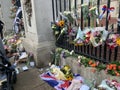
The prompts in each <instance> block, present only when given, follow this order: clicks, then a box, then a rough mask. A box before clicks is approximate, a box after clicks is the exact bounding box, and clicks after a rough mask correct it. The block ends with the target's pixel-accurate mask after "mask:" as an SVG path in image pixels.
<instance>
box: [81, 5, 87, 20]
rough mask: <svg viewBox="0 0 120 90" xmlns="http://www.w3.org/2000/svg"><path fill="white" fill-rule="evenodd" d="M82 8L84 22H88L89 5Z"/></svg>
mask: <svg viewBox="0 0 120 90" xmlns="http://www.w3.org/2000/svg"><path fill="white" fill-rule="evenodd" d="M81 7H82V12H83V18H84V20H87V18H88V14H89V9H88V4H82V5H81Z"/></svg>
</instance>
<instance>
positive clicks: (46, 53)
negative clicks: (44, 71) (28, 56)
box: [23, 39, 55, 68]
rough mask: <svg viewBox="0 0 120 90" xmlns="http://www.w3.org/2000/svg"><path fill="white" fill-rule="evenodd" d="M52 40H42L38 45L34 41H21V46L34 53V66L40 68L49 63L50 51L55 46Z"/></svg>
mask: <svg viewBox="0 0 120 90" xmlns="http://www.w3.org/2000/svg"><path fill="white" fill-rule="evenodd" d="M54 43H55V42H54V41H51V42H50V41H49V42H42V43H39V44H38V45H37V44H35V43H34V42H32V41H30V40H27V39H25V40H24V41H23V46H24V47H25V50H26V51H27V52H32V53H33V54H34V59H35V63H36V67H38V68H41V67H45V66H48V65H49V62H51V60H52V58H51V55H50V52H51V50H52V49H54V48H55V45H54Z"/></svg>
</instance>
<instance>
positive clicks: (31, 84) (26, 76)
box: [14, 68, 55, 90]
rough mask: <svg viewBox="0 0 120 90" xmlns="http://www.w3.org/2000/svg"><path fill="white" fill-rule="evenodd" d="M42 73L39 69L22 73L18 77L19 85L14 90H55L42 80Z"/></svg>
mask: <svg viewBox="0 0 120 90" xmlns="http://www.w3.org/2000/svg"><path fill="white" fill-rule="evenodd" d="M41 73H42V72H41V71H40V70H39V69H37V68H31V69H29V70H27V71H23V72H20V73H19V74H18V75H17V77H18V80H17V83H16V84H15V85H14V90H55V89H54V88H52V87H51V86H49V85H48V84H47V83H46V82H44V81H43V80H41V78H40V74H41Z"/></svg>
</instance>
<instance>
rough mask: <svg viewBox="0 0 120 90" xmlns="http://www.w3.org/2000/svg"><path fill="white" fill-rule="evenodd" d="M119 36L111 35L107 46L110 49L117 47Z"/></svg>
mask: <svg viewBox="0 0 120 90" xmlns="http://www.w3.org/2000/svg"><path fill="white" fill-rule="evenodd" d="M118 36H119V34H109V36H108V38H107V41H106V44H107V45H108V47H109V48H110V49H113V48H115V47H117V43H116V42H118V41H117V38H118Z"/></svg>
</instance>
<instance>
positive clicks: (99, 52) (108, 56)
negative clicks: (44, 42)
mask: <svg viewBox="0 0 120 90" xmlns="http://www.w3.org/2000/svg"><path fill="white" fill-rule="evenodd" d="M72 3H74V8H75V9H77V0H74V2H71V0H52V7H53V21H55V20H56V19H58V18H59V19H62V17H61V16H60V15H59V12H62V11H65V10H69V11H71V10H72V8H71V5H72ZM83 3H84V0H81V4H83ZM58 4H59V5H58ZM100 4H101V3H100V0H97V8H98V12H100V11H99V7H100ZM110 4H111V0H107V3H106V6H107V7H108V8H110ZM62 5H63V6H62ZM89 5H90V4H89ZM62 7H64V8H63V9H62ZM119 7H120V3H119ZM108 14H109V11H107V13H106V20H105V22H106V24H105V28H106V30H109V28H108V26H109V20H108ZM118 18H120V9H119V17H118ZM119 22H120V21H119ZM90 23H91V18H90V17H88V24H87V25H88V27H90V25H91V24H90ZM75 25H76V23H75ZM80 26H81V29H83V28H84V26H86V25H84V20H83V12H82V7H81V24H80ZM95 26H98V25H97V22H96V25H95ZM102 26H103V25H102ZM111 29H112V31H113V33H114V31H115V30H114V26H112V28H111ZM117 33H118V34H120V25H118V26H117ZM72 38H73V39H74V38H75V37H72ZM67 40H68V37H67V35H66V34H64V35H63V36H62V38H61V39H60V40H59V41H57V42H56V45H57V46H58V47H62V48H64V49H68V50H69V51H71V50H74V51H75V52H76V53H77V54H81V55H84V56H87V57H89V58H92V59H95V60H99V61H101V62H103V63H109V62H112V61H120V47H119V46H117V47H115V48H114V49H109V48H108V47H107V45H106V44H104V45H100V46H98V47H93V46H92V45H83V46H75V45H74V44H72V43H69V42H68V41H67Z"/></svg>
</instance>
